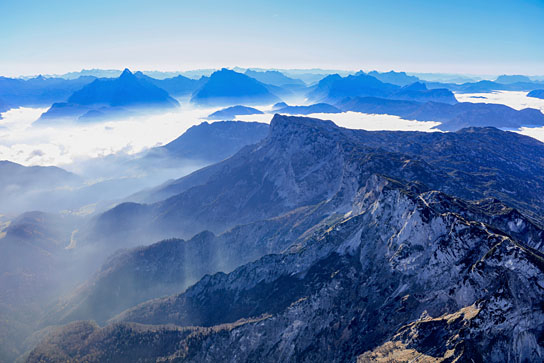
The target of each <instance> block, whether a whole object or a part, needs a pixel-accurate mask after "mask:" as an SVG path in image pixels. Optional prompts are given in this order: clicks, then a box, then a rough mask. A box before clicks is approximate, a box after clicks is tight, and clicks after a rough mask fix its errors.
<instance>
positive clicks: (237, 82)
mask: <svg viewBox="0 0 544 363" xmlns="http://www.w3.org/2000/svg"><path fill="white" fill-rule="evenodd" d="M277 101H279V98H278V97H277V96H276V95H274V94H273V93H272V92H271V91H270V90H269V89H268V87H267V86H266V85H265V84H264V83H261V82H259V81H257V80H256V79H254V78H251V77H248V76H247V75H245V74H242V73H238V72H235V71H232V70H229V69H226V68H223V69H221V70H220V71H216V72H214V73H212V75H211V76H210V78H209V80H208V81H207V82H206V83H205V84H204V85H203V86H202V87H201V88H200V89H198V90H197V91H196V92H195V93H194V94H193V96H192V97H191V102H193V103H195V104H198V105H203V106H212V105H215V106H228V105H236V104H247V105H256V104H271V103H275V102H277Z"/></svg>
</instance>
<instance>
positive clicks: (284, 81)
mask: <svg viewBox="0 0 544 363" xmlns="http://www.w3.org/2000/svg"><path fill="white" fill-rule="evenodd" d="M244 74H245V75H246V76H249V77H251V78H255V79H256V80H257V81H259V82H262V83H266V84H270V85H273V86H278V87H282V86H286V85H299V86H305V85H306V84H305V83H304V82H303V81H302V80H300V79H295V78H291V77H287V76H286V75H285V74H283V73H281V72H279V71H262V72H261V71H253V70H251V69H248V70H246V71H245V73H244Z"/></svg>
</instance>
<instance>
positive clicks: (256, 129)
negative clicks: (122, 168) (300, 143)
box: [157, 121, 268, 162]
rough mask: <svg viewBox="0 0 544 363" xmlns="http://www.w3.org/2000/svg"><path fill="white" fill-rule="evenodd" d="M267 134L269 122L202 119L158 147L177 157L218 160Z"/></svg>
mask: <svg viewBox="0 0 544 363" xmlns="http://www.w3.org/2000/svg"><path fill="white" fill-rule="evenodd" d="M267 134H268V124H265V123H260V122H244V121H218V122H212V123H208V122H203V123H201V124H199V125H196V126H192V127H190V128H189V129H188V130H187V131H185V132H184V133H183V135H181V136H180V137H178V138H177V139H175V140H174V141H171V142H170V143H168V144H166V145H164V146H161V147H159V148H157V150H159V149H160V150H163V151H166V152H167V153H168V155H169V156H173V157H176V158H185V159H195V160H202V161H209V162H217V161H220V160H223V159H226V158H228V157H229V156H231V155H233V154H234V153H236V152H237V151H238V150H240V149H241V148H242V147H244V146H245V145H250V144H255V143H257V142H259V141H260V140H262V139H263V138H265V137H266V135H267Z"/></svg>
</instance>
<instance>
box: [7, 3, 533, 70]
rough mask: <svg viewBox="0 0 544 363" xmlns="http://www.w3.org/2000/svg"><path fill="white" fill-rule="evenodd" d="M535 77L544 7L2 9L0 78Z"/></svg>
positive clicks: (23, 5) (334, 5) (282, 5)
mask: <svg viewBox="0 0 544 363" xmlns="http://www.w3.org/2000/svg"><path fill="white" fill-rule="evenodd" d="M222 66H225V67H233V66H241V67H274V68H312V67H320V68H333V69H352V70H356V69H364V70H371V69H377V70H389V69H396V70H405V71H412V72H450V73H473V74H502V73H523V74H540V75H542V74H544V0H515V1H514V0H509V1H500V0H495V1H487V0H470V1H465V0H428V1H421V0H397V1H392V0H371V1H366V0H354V1H341V0H335V1H321V0H311V1H306V0H278V1H259V0H253V1H235V0H232V1H226V0H193V1H183V0H154V1H151V0H148V1H142V0H133V1H119V0H117V1H115V0H85V1H78V0H71V1H61V0H0V75H20V74H38V73H44V74H47V73H64V72H67V71H74V70H79V69H81V68H124V67H129V68H131V69H135V70H138V69H139V70H153V69H158V70H188V69H195V68H217V67H222Z"/></svg>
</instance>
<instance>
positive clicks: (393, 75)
mask: <svg viewBox="0 0 544 363" xmlns="http://www.w3.org/2000/svg"><path fill="white" fill-rule="evenodd" d="M368 75H369V76H372V77H374V78H376V79H378V80H380V81H382V82H385V83H391V84H396V85H397V86H408V85H410V84H412V83H415V82H420V79H419V78H417V77H416V76H409V75H407V74H406V73H405V72H395V71H389V72H385V73H380V72H377V71H372V72H368Z"/></svg>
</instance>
